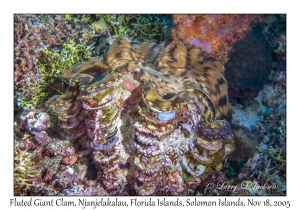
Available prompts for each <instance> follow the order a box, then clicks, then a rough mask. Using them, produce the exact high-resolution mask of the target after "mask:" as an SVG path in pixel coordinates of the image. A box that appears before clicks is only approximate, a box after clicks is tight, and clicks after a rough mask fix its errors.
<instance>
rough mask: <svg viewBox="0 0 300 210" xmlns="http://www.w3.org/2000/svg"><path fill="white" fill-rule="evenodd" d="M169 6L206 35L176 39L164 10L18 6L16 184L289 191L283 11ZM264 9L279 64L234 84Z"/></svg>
mask: <svg viewBox="0 0 300 210" xmlns="http://www.w3.org/2000/svg"><path fill="white" fill-rule="evenodd" d="M170 17H171V16H170ZM173 17H174V23H175V22H176V21H177V25H176V26H175V28H174V30H173V32H174V31H175V32H176V33H177V32H178V30H179V28H180V27H181V29H183V28H184V27H185V29H189V30H185V31H182V33H181V35H182V34H183V35H184V33H183V32H187V33H194V32H193V30H192V28H193V27H194V26H195V24H196V22H197V21H198V23H199V24H200V23H202V25H203V27H202V28H200V29H201V30H202V29H203V30H204V29H205V27H206V29H207V28H210V29H211V31H209V33H208V34H209V38H207V39H204V38H202V39H200V38H199V39H198V38H195V37H193V38H192V40H183V39H182V40H183V42H181V41H178V40H175V41H173V42H171V43H168V41H169V40H168V38H166V37H167V36H166V33H167V32H168V30H169V28H168V27H167V28H161V27H162V26H164V27H165V24H166V25H167V26H169V23H168V22H167V21H166V23H165V24H161V23H159V22H161V21H164V20H165V19H164V18H168V17H167V16H160V15H103V14H101V15H71V14H67V15H15V48H14V49H15V62H16V63H15V101H16V103H15V122H14V129H15V130H14V188H15V191H14V193H15V195H23V196H24V195H30V196H35V195H36V196H41V195H59V196H66V195H68V196H70V195H76V196H78V195H84V196H97V195H194V196H195V195H196V196H198V195H246V196H249V195H268V196H270V195H285V194H286V162H287V161H286V117H285V114H286V100H285V99H286V63H285V60H286V58H285V56H286V43H285V39H286V36H285V19H286V18H285V15H265V16H261V15H254V16H252V15H244V16H243V15H234V16H231V15H174V16H173ZM237 17H239V18H240V20H238V19H237ZM262 17H265V18H264V20H263V22H262V23H260V24H259V25H260V27H258V28H257V27H255V31H254V32H252V33H255V34H257V33H260V32H258V31H259V30H260V31H262V32H263V34H264V36H265V37H266V39H267V41H268V42H269V45H270V47H271V48H270V49H268V50H271V51H272V52H273V60H272V67H270V66H269V67H268V68H269V70H270V69H271V73H270V75H269V77H268V79H267V78H265V79H264V80H265V81H263V83H264V86H263V88H260V89H258V90H255V89H252V87H251V88H245V89H244V88H236V87H229V88H228V84H227V79H229V80H230V78H228V77H232V75H229V74H227V72H229V71H230V68H231V67H228V66H225V67H227V69H226V68H224V61H228V58H229V57H228V53H230V52H233V51H232V50H233V49H234V47H235V46H238V43H241V42H243V41H241V40H242V39H244V38H245V37H246V39H248V38H247V37H248V36H247V35H246V34H247V33H248V32H249V31H250V30H251V27H252V26H251V24H253V23H255V22H259V21H260V20H261V18H262ZM208 20H210V22H207V21H208ZM217 20H218V21H219V22H216V21H217ZM221 20H226V21H224V22H223V23H222V22H221ZM156 22H158V23H157V25H155V24H154V23H156ZM132 23H133V24H132ZM221 23H222V24H223V25H222V24H221ZM230 23H235V24H234V25H231V24H230ZM143 24H144V27H142V25H143ZM118 26H119V27H118ZM149 26H151V27H149ZM139 27H140V28H139ZM188 27H190V28H188ZM233 28H234V29H236V30H235V31H232V29H233ZM152 29H153V31H152ZM200 29H199V30H200ZM145 31H147V33H144V32H145ZM222 31H223V32H224V33H222ZM201 33H202V34H203V33H204V32H203V31H202V32H201ZM121 34H125V35H128V36H130V37H128V38H124V37H118V35H121ZM163 34H164V35H163ZM179 34H180V33H179ZM230 34H231V35H232V36H233V38H235V40H232V37H230V38H228V36H229V35H230ZM223 35H224V36H223ZM248 35H249V34H248ZM250 35H251V33H250ZM250 35H249V36H250ZM173 36H175V34H173ZM194 36H196V35H195V34H194ZM251 36H253V34H252V35H251ZM226 37H227V38H228V39H227V38H226ZM260 37H261V34H260ZM252 38H253V37H252ZM176 39H181V38H180V37H179V35H178V37H177V38H176ZM137 40H140V41H145V42H139V41H137ZM162 40H166V41H167V43H158V44H157V43H153V42H149V41H158V42H159V41H162ZM205 40H206V41H205ZM208 40H209V41H208ZM254 40H255V39H254ZM235 41H236V44H237V45H236V44H234V43H235ZM189 42H190V43H189ZM220 42H222V43H221V44H220ZM263 42H265V40H264V41H263ZM263 42H259V43H263ZM20 43H21V44H20ZM22 43H23V44H22ZM217 43H219V44H217ZM215 44H217V45H215ZM195 45H196V46H198V47H202V48H204V49H206V50H207V51H210V54H209V53H207V52H205V51H204V50H203V49H200V48H198V47H195ZM254 46H255V43H254V44H253V45H252V44H250V45H248V47H249V50H250V51H252V49H251V48H252V47H254ZM264 50H265V49H262V50H261V51H259V53H261V52H263V51H264ZM96 54H97V55H101V56H99V57H93V56H95V55H96ZM233 54H234V52H233ZM212 55H215V56H212ZM216 57H218V58H216ZM220 60H221V61H220ZM242 60H243V61H244V63H245V62H246V63H247V62H249V61H248V60H251V59H250V58H249V59H248V60H247V59H242ZM22 62H23V64H22ZM81 62H82V63H81ZM229 62H230V61H229ZM225 69H226V72H225ZM225 73H226V79H225ZM266 81H267V84H265V82H266ZM34 87H35V89H34ZM227 89H228V90H227ZM49 98H50V99H49ZM46 100H47V101H46ZM44 101H46V103H43V102H44ZM229 102H230V103H229ZM231 104H232V105H233V106H231ZM222 186H224V187H222ZM260 186H261V187H260Z"/></svg>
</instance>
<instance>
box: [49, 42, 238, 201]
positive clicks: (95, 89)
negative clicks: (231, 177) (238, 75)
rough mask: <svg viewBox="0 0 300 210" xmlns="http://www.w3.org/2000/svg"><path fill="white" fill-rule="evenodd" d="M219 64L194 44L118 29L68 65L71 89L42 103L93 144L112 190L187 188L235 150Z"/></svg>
mask: <svg viewBox="0 0 300 210" xmlns="http://www.w3.org/2000/svg"><path fill="white" fill-rule="evenodd" d="M224 70H225V69H224V66H223V64H222V63H221V62H220V61H218V60H216V59H215V58H213V57H211V56H210V55H209V54H207V53H206V52H205V51H203V50H201V49H200V48H195V47H193V46H192V45H184V44H183V43H181V42H179V41H173V42H171V43H170V44H169V45H167V44H164V43H161V44H156V43H150V42H144V43H140V44H133V43H132V44H131V43H130V41H129V40H128V39H127V38H125V37H120V38H118V39H117V40H116V41H115V42H114V43H113V44H112V45H111V47H110V49H109V51H108V52H107V53H106V54H105V55H102V56H100V57H95V58H91V59H90V60H88V61H86V62H83V63H79V64H76V65H74V66H72V67H70V68H69V69H68V70H66V71H65V72H64V75H63V77H64V78H65V79H66V80H68V81H69V90H68V91H67V92H66V93H65V94H63V95H61V96H54V97H52V98H51V99H49V101H48V102H47V104H46V105H47V106H49V107H50V108H52V109H53V110H54V111H55V112H56V113H57V114H58V118H57V124H56V125H57V130H58V132H59V134H60V135H61V136H62V137H63V138H66V139H73V140H74V141H78V142H79V143H80V144H81V145H82V147H83V148H92V149H93V152H92V155H93V159H94V162H95V163H96V166H97V168H98V173H99V175H100V176H101V181H102V182H103V185H104V186H105V188H106V189H107V190H108V191H109V193H110V194H111V195H117V194H120V192H121V191H123V190H124V189H125V188H129V189H134V190H135V192H136V193H137V194H139V195H178V194H181V195H184V194H186V193H187V192H186V189H187V186H190V185H191V184H194V185H195V186H197V184H199V182H201V180H203V179H204V178H205V177H207V176H208V175H209V174H211V173H212V172H213V171H215V170H220V169H221V168H222V163H223V161H224V158H225V157H226V155H227V154H228V153H230V152H231V151H232V150H234V143H233V137H232V133H231V130H230V122H231V119H232V113H231V106H230V104H229V102H228V96H227V82H226V79H225V77H224Z"/></svg>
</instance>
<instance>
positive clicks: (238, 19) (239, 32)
mask: <svg viewBox="0 0 300 210" xmlns="http://www.w3.org/2000/svg"><path fill="white" fill-rule="evenodd" d="M263 18H264V16H263V15H181V14H180V15H173V23H174V24H175V28H173V29H172V37H173V39H175V40H181V41H184V42H186V43H192V44H194V45H195V46H197V47H201V48H203V49H205V50H206V51H207V52H209V53H210V54H212V55H213V56H214V57H216V58H219V59H222V60H223V61H225V62H227V61H228V55H229V53H230V52H231V51H232V47H233V45H234V44H235V43H237V42H238V41H240V40H243V39H244V38H245V36H246V34H247V33H248V32H249V31H251V28H252V26H251V25H252V24H254V23H257V22H260V21H262V20H263Z"/></svg>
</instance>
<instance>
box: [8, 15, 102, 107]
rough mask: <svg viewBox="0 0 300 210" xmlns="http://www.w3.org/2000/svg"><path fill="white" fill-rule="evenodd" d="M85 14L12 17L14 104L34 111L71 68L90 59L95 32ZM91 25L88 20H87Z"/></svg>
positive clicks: (97, 35) (100, 33) (96, 34)
mask: <svg viewBox="0 0 300 210" xmlns="http://www.w3.org/2000/svg"><path fill="white" fill-rule="evenodd" d="M86 17H87V16H85V15H77V16H75V15H69V16H68V15H15V16H14V20H15V21H14V50H15V58H14V63H15V69H14V75H15V77H14V79H15V81H14V82H15V84H14V86H15V103H16V105H17V106H18V107H22V108H24V109H29V108H35V107H36V106H37V105H40V104H42V102H44V101H45V100H46V99H47V98H48V95H49V92H50V91H49V90H48V89H49V87H50V86H51V85H52V84H53V83H54V82H55V81H56V80H57V79H60V76H61V75H60V74H61V72H62V71H64V70H65V69H66V68H67V67H69V66H70V65H73V64H75V63H77V62H79V61H83V60H84V59H87V58H89V57H91V56H93V53H94V52H93V45H91V44H92V43H91V41H94V40H95V39H97V38H99V37H101V36H107V34H105V33H102V32H101V31H99V32H97V31H95V29H94V27H93V26H92V25H91V23H89V22H88V21H83V20H84V19H87V18H86ZM90 22H91V21H90Z"/></svg>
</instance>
